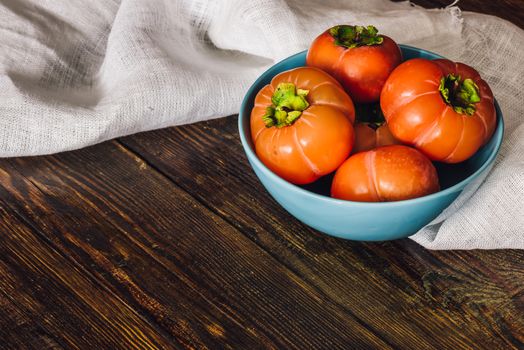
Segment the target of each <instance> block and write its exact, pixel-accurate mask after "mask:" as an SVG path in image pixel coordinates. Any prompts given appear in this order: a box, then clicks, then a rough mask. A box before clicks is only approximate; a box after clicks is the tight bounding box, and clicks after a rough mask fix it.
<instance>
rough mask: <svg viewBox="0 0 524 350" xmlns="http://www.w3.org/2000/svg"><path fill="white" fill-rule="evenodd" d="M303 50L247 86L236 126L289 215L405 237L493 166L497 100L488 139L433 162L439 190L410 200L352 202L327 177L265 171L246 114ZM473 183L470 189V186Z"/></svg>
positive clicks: (355, 236)
mask: <svg viewBox="0 0 524 350" xmlns="http://www.w3.org/2000/svg"><path fill="white" fill-rule="evenodd" d="M400 46H401V49H402V54H403V57H404V60H407V59H410V58H415V57H423V58H428V59H435V58H441V56H439V55H437V54H434V53H431V52H429V51H425V50H421V49H417V48H414V47H409V46H405V45H400ZM305 60H306V51H304V52H301V53H298V54H296V55H293V56H291V57H289V58H287V59H285V60H283V61H282V62H279V63H277V64H276V65H274V66H273V67H271V68H270V69H268V70H267V71H266V72H265V73H264V74H262V76H261V77H260V78H259V79H257V81H255V83H254V84H253V85H252V86H251V88H250V89H249V90H248V92H247V94H246V96H245V97H244V100H243V102H242V106H241V109H240V114H239V119H238V128H239V133H240V139H241V141H242V146H243V147H244V150H245V152H246V155H247V158H248V160H249V163H250V164H251V166H252V167H253V170H254V171H255V173H256V175H257V176H258V178H259V179H260V181H261V182H262V184H263V185H264V186H265V188H266V189H267V191H268V192H269V193H270V194H271V195H272V196H273V198H275V200H276V201H277V202H278V203H280V205H282V207H284V208H285V209H286V210H287V211H288V212H289V213H291V215H293V216H294V217H296V218H297V219H298V220H300V221H302V222H303V223H305V224H307V225H309V226H311V227H313V228H315V229H317V230H319V231H321V232H324V233H327V234H329V235H332V236H336V237H341V238H345V239H352V240H361V241H383V240H392V239H397V238H402V237H407V236H410V235H412V234H414V233H415V232H417V231H418V230H420V229H421V228H422V227H424V226H425V225H427V224H428V223H430V222H431V221H432V220H433V219H434V218H436V217H437V216H438V215H439V214H440V213H441V212H442V211H443V210H444V209H445V208H446V207H448V206H449V205H450V204H451V202H453V201H454V200H455V199H456V198H457V197H458V196H459V194H460V193H461V192H462V191H463V190H464V188H465V187H466V186H468V191H469V190H474V189H476V187H478V186H479V185H480V183H481V180H482V179H483V178H484V177H485V176H486V175H487V173H488V172H489V170H490V169H491V168H492V166H493V161H494V160H495V157H496V155H497V153H498V151H499V148H500V144H501V143H502V136H503V130H504V124H503V121H502V113H501V111H500V108H499V106H498V104H497V103H496V102H495V106H496V109H497V128H496V130H495V133H494V135H493V137H492V138H491V139H490V141H489V142H488V143H487V144H486V145H485V146H484V147H482V148H481V149H479V150H478V152H477V153H476V154H475V155H474V156H473V157H471V158H470V159H468V160H467V161H465V162H462V163H459V164H440V163H435V166H436V168H437V171H438V174H439V180H440V185H441V188H442V189H441V191H439V192H437V193H434V194H431V195H428V196H424V197H420V198H415V199H410V200H404V201H397V202H383V203H364V202H351V201H344V200H339V199H334V198H331V197H329V193H330V185H331V178H330V177H329V176H327V177H325V178H323V179H321V180H319V181H317V182H316V183H314V184H311V185H307V186H296V185H293V184H291V183H289V182H287V181H286V180H284V179H282V178H280V177H279V176H278V175H276V174H275V173H273V172H272V171H271V170H269V169H268V168H267V167H266V166H265V165H264V164H262V162H261V161H260V160H259V159H258V158H257V156H256V154H255V151H254V147H253V142H252V140H251V136H250V135H251V134H250V125H249V118H250V113H251V109H252V108H253V101H254V99H255V96H256V94H257V92H258V91H259V90H260V89H261V88H262V87H263V86H264V85H266V84H268V83H269V82H270V81H271V79H272V78H273V77H274V76H275V75H277V74H278V73H280V72H282V71H285V70H288V69H292V68H296V67H300V66H304V65H305ZM472 187H473V188H472Z"/></svg>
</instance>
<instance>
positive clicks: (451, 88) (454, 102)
mask: <svg viewBox="0 0 524 350" xmlns="http://www.w3.org/2000/svg"><path fill="white" fill-rule="evenodd" d="M439 91H440V95H441V96H442V99H443V100H444V102H446V104H448V105H450V106H451V107H453V109H454V110H455V112H457V113H460V114H467V115H473V114H475V111H476V106H475V104H477V103H479V102H480V95H479V87H478V86H477V84H475V82H474V81H473V80H472V79H469V78H467V79H464V80H462V78H461V77H460V75H454V74H448V75H447V76H445V77H442V79H440V86H439Z"/></svg>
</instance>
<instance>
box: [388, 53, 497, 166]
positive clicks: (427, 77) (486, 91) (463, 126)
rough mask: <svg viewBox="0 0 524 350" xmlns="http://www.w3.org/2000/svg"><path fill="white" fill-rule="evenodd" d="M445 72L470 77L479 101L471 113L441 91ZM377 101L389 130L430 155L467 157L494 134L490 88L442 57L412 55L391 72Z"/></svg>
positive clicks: (462, 66) (441, 158)
mask: <svg viewBox="0 0 524 350" xmlns="http://www.w3.org/2000/svg"><path fill="white" fill-rule="evenodd" d="M448 74H455V75H460V76H461V77H462V78H463V79H466V78H469V79H472V80H473V81H474V82H475V84H476V85H477V86H478V88H479V95H480V102H478V103H476V111H475V113H474V114H473V115H467V114H461V113H458V112H456V111H455V110H454V109H453V107H452V106H450V105H448V104H447V103H446V102H445V101H444V99H443V98H442V96H441V93H440V91H439V84H440V80H441V78H442V77H444V76H446V75H448ZM380 106H381V109H382V112H383V114H384V117H385V119H386V120H387V122H388V124H389V128H390V130H391V132H392V133H393V135H394V136H395V137H396V138H397V139H399V140H401V141H402V142H404V143H407V144H410V145H413V146H414V147H416V148H417V149H419V150H420V151H422V152H423V153H424V154H425V155H426V156H428V157H429V158H430V159H431V160H436V161H441V162H446V163H458V162H462V161H464V160H466V159H468V158H469V157H471V156H472V155H473V154H475V152H476V151H477V150H478V149H479V148H480V147H481V146H482V145H484V144H485V143H486V142H487V141H488V140H489V139H490V137H491V136H492V135H493V132H494V131H495V126H496V113H495V106H494V102H493V93H492V92H491V89H490V87H489V86H488V84H487V83H486V82H485V81H484V80H482V78H481V77H480V75H479V73H478V72H477V71H476V70H475V69H473V68H471V67H469V66H467V65H465V64H463V63H454V62H452V61H449V60H445V59H437V60H432V61H431V60H427V59H422V58H416V59H412V60H409V61H406V62H404V63H402V64H401V65H400V66H398V67H397V68H396V69H395V70H394V71H393V72H392V73H391V75H390V77H389V78H388V80H387V81H386V84H385V85H384V89H383V90H382V94H381V97H380Z"/></svg>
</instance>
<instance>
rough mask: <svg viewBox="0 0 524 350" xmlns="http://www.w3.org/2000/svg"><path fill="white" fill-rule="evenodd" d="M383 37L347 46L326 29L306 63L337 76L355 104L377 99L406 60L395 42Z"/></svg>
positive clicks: (308, 54) (308, 55)
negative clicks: (397, 68) (342, 44)
mask: <svg viewBox="0 0 524 350" xmlns="http://www.w3.org/2000/svg"><path fill="white" fill-rule="evenodd" d="M382 37H383V38H384V39H383V42H382V44H379V45H372V46H359V47H354V48H345V47H343V46H338V45H336V44H335V39H334V38H333V37H332V36H331V35H330V34H329V30H328V31H325V32H324V33H322V34H321V35H319V36H318V37H317V38H316V39H315V40H314V41H313V43H312V44H311V46H310V47H309V50H308V53H307V56H306V65H308V66H312V67H318V68H320V69H322V70H324V71H326V72H328V73H329V74H331V75H332V76H333V77H335V78H336V79H337V80H338V81H339V82H340V83H341V84H342V86H343V87H344V89H345V90H346V91H347V92H348V94H349V95H350V96H351V98H352V99H353V101H354V102H355V103H372V102H376V101H378V100H379V97H380V92H381V90H382V87H383V86H384V83H385V82H386V80H387V78H388V76H389V74H390V73H391V72H392V71H393V69H394V68H395V67H396V66H398V65H399V64H400V62H401V61H402V54H401V52H400V48H399V46H398V45H397V44H396V43H395V41H393V39H391V38H389V37H387V36H385V35H382Z"/></svg>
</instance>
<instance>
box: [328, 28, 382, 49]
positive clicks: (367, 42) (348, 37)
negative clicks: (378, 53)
mask: <svg viewBox="0 0 524 350" xmlns="http://www.w3.org/2000/svg"><path fill="white" fill-rule="evenodd" d="M329 34H330V35H331V36H332V37H333V38H334V39H335V44H336V45H338V46H343V47H345V48H347V49H350V48H353V47H359V46H372V45H380V44H382V42H383V41H384V37H382V36H381V35H378V29H377V28H376V27H375V26H367V27H363V26H350V25H346V24H343V25H339V26H334V27H332V28H331V29H329Z"/></svg>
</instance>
